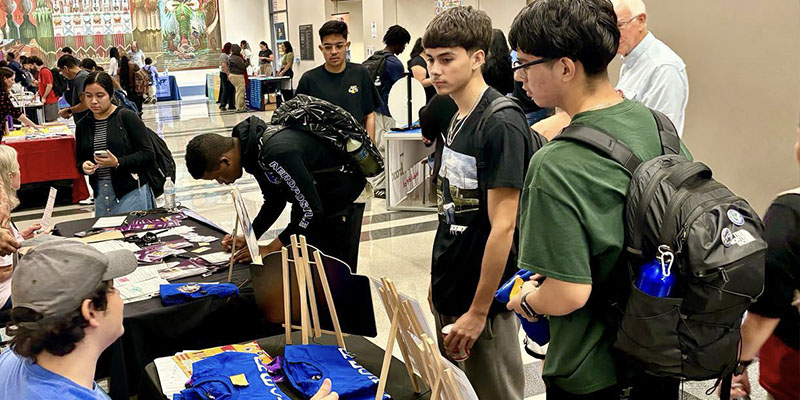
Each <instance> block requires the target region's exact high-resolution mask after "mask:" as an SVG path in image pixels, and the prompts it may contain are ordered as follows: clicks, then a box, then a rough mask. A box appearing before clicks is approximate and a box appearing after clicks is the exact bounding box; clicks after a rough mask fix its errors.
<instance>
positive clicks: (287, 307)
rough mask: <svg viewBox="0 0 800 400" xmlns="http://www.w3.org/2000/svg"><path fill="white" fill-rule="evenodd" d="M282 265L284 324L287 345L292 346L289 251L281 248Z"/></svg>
mask: <svg viewBox="0 0 800 400" xmlns="http://www.w3.org/2000/svg"><path fill="white" fill-rule="evenodd" d="M281 265H282V269H283V316H284V317H283V322H284V326H285V327H286V328H285V333H286V344H292V294H291V289H292V288H291V285H290V280H289V251H288V250H286V247H282V248H281Z"/></svg>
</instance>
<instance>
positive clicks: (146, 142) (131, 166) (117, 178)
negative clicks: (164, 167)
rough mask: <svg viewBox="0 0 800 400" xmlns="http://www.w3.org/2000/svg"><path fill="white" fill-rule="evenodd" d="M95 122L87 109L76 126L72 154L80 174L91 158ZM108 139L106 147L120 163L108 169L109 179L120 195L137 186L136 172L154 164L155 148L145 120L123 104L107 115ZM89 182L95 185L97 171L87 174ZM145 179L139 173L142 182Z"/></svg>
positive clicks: (92, 156)
mask: <svg viewBox="0 0 800 400" xmlns="http://www.w3.org/2000/svg"><path fill="white" fill-rule="evenodd" d="M94 126H95V119H94V114H92V113H91V112H89V113H88V114H87V115H86V117H85V118H83V119H82V120H80V121H79V122H78V126H77V127H76V129H75V141H76V146H75V147H76V149H75V151H76V157H75V158H77V159H78V165H77V167H78V171H80V173H81V174H83V167H82V166H83V163H84V162H85V161H92V162H94V129H95V128H94ZM107 143H108V150H109V151H110V152H111V153H112V154H114V156H116V157H117V159H118V160H119V166H118V167H117V168H112V169H111V183H112V184H113V187H114V194H115V195H116V196H117V198H118V199H119V198H122V196H124V195H126V194H128V193H129V192H130V191H131V190H133V189H136V188H138V187H139V185H140V183H139V181H138V175H139V174H140V173H141V172H142V171H144V170H146V168H150V167H152V166H153V165H154V164H153V163H154V161H155V152H154V150H153V144H152V142H151V141H150V138H149V136H148V133H147V127H145V125H144V122H142V120H141V119H140V118H139V116H138V115H136V113H134V112H133V111H131V110H128V109H125V108H122V107H117V109H116V110H115V111H114V112H113V113H111V115H109V116H108V138H107ZM89 182H91V184H92V187H95V188H96V187H97V175H96V174H92V175H90V176H89ZM145 183H146V182H145V181H144V178H143V177H142V178H141V184H142V185H144V184H145Z"/></svg>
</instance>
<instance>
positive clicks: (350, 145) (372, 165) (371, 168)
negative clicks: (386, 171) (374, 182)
mask: <svg viewBox="0 0 800 400" xmlns="http://www.w3.org/2000/svg"><path fill="white" fill-rule="evenodd" d="M346 149H347V153H348V154H350V157H352V159H353V161H355V162H356V163H357V164H358V165H359V168H360V169H361V171H362V172H364V174H366V175H367V176H371V174H373V173H376V172H378V170H380V166H379V165H378V163H377V161H375V159H374V158H373V157H372V156H371V155H370V153H369V152H367V147H366V146H364V144H363V143H361V142H359V141H358V140H355V139H353V138H350V139H348V140H347V144H346Z"/></svg>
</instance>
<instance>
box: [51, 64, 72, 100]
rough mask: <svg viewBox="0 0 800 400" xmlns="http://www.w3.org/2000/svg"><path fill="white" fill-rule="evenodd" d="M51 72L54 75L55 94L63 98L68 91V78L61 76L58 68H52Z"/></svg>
mask: <svg viewBox="0 0 800 400" xmlns="http://www.w3.org/2000/svg"><path fill="white" fill-rule="evenodd" d="M50 72H51V73H52V74H53V93H55V94H56V96H58V97H61V96H63V95H64V93H65V92H66V91H67V85H68V82H67V78H64V76H62V75H61V71H60V70H59V69H58V68H51V69H50Z"/></svg>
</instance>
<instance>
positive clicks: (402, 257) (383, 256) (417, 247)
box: [13, 97, 766, 399]
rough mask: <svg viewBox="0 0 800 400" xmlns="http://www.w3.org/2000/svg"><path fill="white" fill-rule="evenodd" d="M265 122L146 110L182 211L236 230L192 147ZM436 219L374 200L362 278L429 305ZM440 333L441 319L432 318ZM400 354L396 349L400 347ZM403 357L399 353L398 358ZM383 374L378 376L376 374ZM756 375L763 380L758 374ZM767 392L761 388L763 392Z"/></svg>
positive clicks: (256, 196) (243, 185)
mask: <svg viewBox="0 0 800 400" xmlns="http://www.w3.org/2000/svg"><path fill="white" fill-rule="evenodd" d="M250 115H257V116H258V117H260V118H262V119H266V120H268V119H269V118H270V115H271V113H270V112H254V113H242V114H237V113H230V112H220V111H218V110H217V108H216V106H215V105H214V104H213V103H211V102H208V101H207V100H206V99H205V98H203V97H195V98H186V99H184V100H183V101H177V102H166V103H159V104H157V105H146V106H145V112H144V117H143V119H144V121H145V123H146V124H147V125H148V126H149V127H150V128H152V129H153V130H155V131H156V132H158V133H159V134H161V135H163V136H164V140H165V141H166V143H167V145H168V146H169V148H170V149H171V151H172V152H173V156H174V158H175V161H176V163H177V166H178V171H177V182H176V185H177V188H178V190H177V200H178V202H180V203H181V204H182V205H184V206H187V207H189V208H192V209H194V210H195V211H197V212H199V213H201V214H203V215H204V216H206V217H207V218H209V219H211V220H212V221H214V222H215V223H217V224H218V225H220V226H222V227H223V228H225V229H230V228H231V227H232V225H233V222H234V221H233V219H234V217H235V215H234V211H233V208H232V207H231V199H230V195H229V194H228V193H229V192H228V189H227V188H226V187H224V186H220V185H218V184H217V183H216V182H207V181H196V180H194V179H192V178H191V176H189V174H188V172H187V171H186V167H185V164H184V160H183V156H184V149H185V146H186V144H187V143H188V141H189V140H191V138H192V137H194V136H195V135H198V134H201V133H207V132H215V133H220V134H229V132H230V131H231V129H232V128H233V127H234V126H235V125H236V124H237V123H238V122H240V121H242V120H244V119H245V118H247V117H249V116H250ZM237 185H238V186H239V188H240V189H241V191H242V192H243V194H244V198H245V200H246V204H247V208H248V211H249V213H250V215H251V216H253V215H256V213H257V211H258V209H259V207H260V206H261V203H262V198H261V193H260V191H259V189H258V185H257V184H256V182H255V180H254V179H253V178H252V177H251V176H249V175H245V176H244V177H243V179H241V180H240V181H238V182H237ZM92 212H93V207H92V206H79V205H73V206H63V207H57V208H56V210H55V212H54V214H53V215H54V220H55V221H56V222H62V221H70V220H75V219H81V218H87V217H91V216H92ZM41 213H42V210H41V209H37V210H26V211H21V212H16V213H14V214H13V219H14V221H15V222H16V223H17V224H18V226H19V227H20V228H21V229H24V228H25V227H27V226H28V225H30V224H31V223H33V222H35V221H38V220H39V219H40V218H41ZM435 221H436V216H435V214H433V213H426V212H387V211H386V207H385V203H384V201H382V200H377V199H371V200H369V201H368V202H367V207H366V213H365V221H364V225H363V230H362V242H361V247H360V253H359V255H360V258H359V273H361V274H364V275H367V276H370V277H375V278H380V277H388V278H391V279H392V280H394V282H395V283H396V285H397V288H398V289H399V290H400V291H401V292H403V293H405V294H407V295H409V296H411V297H413V298H415V299H417V301H419V302H420V303H421V304H423V309H425V308H426V307H425V305H426V304H427V290H428V282H429V279H430V278H429V274H430V251H431V246H432V243H433V236H434V230H435V229H436V223H435ZM287 223H288V213H287V211H284V213H283V215H282V216H281V218H280V219H279V221H278V222H277V223H276V224H275V226H274V227H273V229H272V230H271V231H270V232H268V233H267V234H265V235H264V237H262V238H261V239H262V241H269V240H272V238H273V237H274V236H275V234H276V232H278V231H279V230H280V229H282V227H283V226H285V225H286V224H287ZM373 300H374V301H373V303H374V304H375V306H374V307H375V316H376V319H377V324H378V332H379V334H378V337H377V338H375V339H374V342H375V343H377V344H378V345H380V346H381V347H385V345H386V340H387V339H388V330H389V320H388V318H387V317H386V312H385V310H384V309H383V306H382V305H380V301H378V297H377V293H376V292H375V291H374V290H373ZM428 317H429V322H430V324H431V326H433V317H432V316H430V315H428ZM395 348H396V347H395ZM523 354H524V357H525V364H526V365H525V375H526V396H528V398H529V399H544V394H543V392H544V384H543V382H542V380H541V377H540V376H541V362H538V361H536V360H534V359H533V358H531V357H528V356H527V355H525V353H524V352H523ZM395 355H396V356H397V357H398V358H399V357H400V354H399V351H395ZM750 371H751V380H752V382H753V383H754V386H755V387H757V386H758V385H757V384H755V382H757V380H758V378H757V371H758V369H757V368H756V367H751V368H750ZM373 372H375V371H373ZM754 372H755V374H754ZM712 385H713V382H702V383H693V384H686V386H685V398H688V399H694V398H700V399H711V398H716V396H706V395H705V394H704V392H705V391H706V389H708V387H710V386H712ZM758 389H759V390H760V388H758ZM765 397H766V396H765V394H764V392H763V391H760V392H756V393H754V394H753V397H752V398H753V399H763V398H765Z"/></svg>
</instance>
